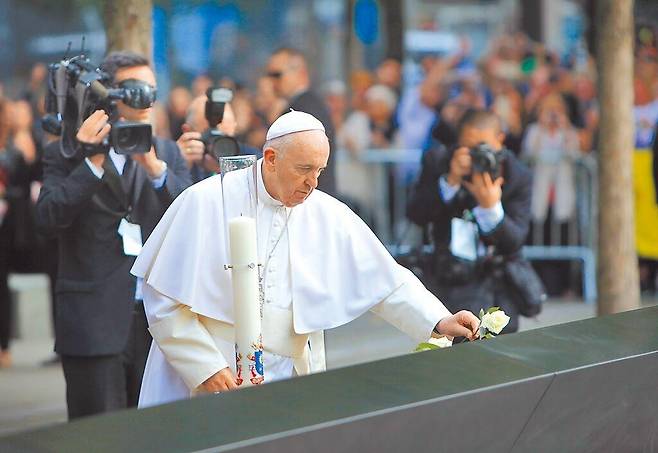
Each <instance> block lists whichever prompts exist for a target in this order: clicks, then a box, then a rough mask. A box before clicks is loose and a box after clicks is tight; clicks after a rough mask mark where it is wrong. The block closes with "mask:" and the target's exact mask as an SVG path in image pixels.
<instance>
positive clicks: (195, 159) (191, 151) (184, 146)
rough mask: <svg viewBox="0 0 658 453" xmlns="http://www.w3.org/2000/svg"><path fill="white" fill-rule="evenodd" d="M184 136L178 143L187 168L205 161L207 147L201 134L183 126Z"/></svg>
mask: <svg viewBox="0 0 658 453" xmlns="http://www.w3.org/2000/svg"><path fill="white" fill-rule="evenodd" d="M182 130H183V135H181V136H180V138H179V139H178V140H177V141H176V144H177V145H178V148H180V152H181V155H182V156H183V159H185V163H186V164H187V167H188V168H190V167H192V165H193V164H197V163H199V162H201V161H202V160H203V153H204V152H205V150H206V145H205V144H204V143H203V142H202V141H201V133H200V132H194V131H193V130H192V128H191V127H190V126H189V125H188V124H183V126H182Z"/></svg>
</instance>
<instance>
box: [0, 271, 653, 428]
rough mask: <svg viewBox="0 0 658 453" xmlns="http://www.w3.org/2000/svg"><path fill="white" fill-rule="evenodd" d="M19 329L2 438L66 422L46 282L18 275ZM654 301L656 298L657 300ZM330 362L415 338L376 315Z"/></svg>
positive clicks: (355, 325) (339, 363) (336, 332)
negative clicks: (49, 361) (46, 362)
mask: <svg viewBox="0 0 658 453" xmlns="http://www.w3.org/2000/svg"><path fill="white" fill-rule="evenodd" d="M10 284H11V286H12V288H14V289H15V290H16V291H17V292H18V294H19V297H18V303H17V315H18V316H17V318H18V322H17V327H18V329H17V330H18V331H19V334H20V337H19V338H17V339H16V340H15V341H14V342H13V343H12V355H13V357H14V366H13V367H11V368H8V369H0V436H1V435H4V434H8V433H13V432H18V431H23V430H28V429H33V428H37V427H42V426H46V425H51V424H54V423H60V422H65V421H66V403H65V385H64V377H63V375H62V370H61V366H60V365H52V366H47V367H44V366H42V365H41V362H42V361H44V360H46V359H48V358H50V357H52V346H53V340H52V331H51V328H50V314H49V313H50V312H49V305H48V294H47V284H46V280H45V278H44V277H42V276H15V277H12V279H11V281H10ZM652 302H653V303H655V301H652ZM595 311H596V310H595V306H594V305H587V304H585V303H583V302H582V301H577V300H576V301H563V300H550V301H548V302H547V303H546V305H545V307H544V310H543V312H542V313H541V314H540V315H539V316H538V317H537V318H536V319H525V318H523V319H522V320H521V330H528V329H535V328H539V327H545V326H549V325H553V324H559V323H563V322H568V321H575V320H579V319H585V318H589V317H592V316H594V315H595ZM326 346H327V364H328V367H329V368H337V367H343V366H348V365H353V364H357V363H362V362H368V361H372V360H378V359H383V358H387V357H393V356H397V355H402V354H407V353H409V352H410V351H412V350H413V348H414V347H415V344H414V342H413V341H412V340H411V339H409V338H408V337H406V336H405V335H404V334H402V333H401V332H399V331H397V330H396V329H395V328H393V327H392V326H390V325H389V324H387V323H385V322H384V321H383V320H381V319H380V318H378V317H376V316H375V315H372V314H366V315H364V316H362V317H361V318H359V319H357V320H355V321H354V322H352V323H350V324H348V325H345V326H342V327H339V328H337V329H333V330H332V331H329V332H327V334H326Z"/></svg>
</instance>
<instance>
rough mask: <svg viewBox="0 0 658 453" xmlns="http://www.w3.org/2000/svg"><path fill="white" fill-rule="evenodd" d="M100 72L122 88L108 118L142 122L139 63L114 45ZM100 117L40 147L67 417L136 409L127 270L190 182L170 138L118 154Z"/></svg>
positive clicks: (145, 105) (141, 330) (42, 212)
mask: <svg viewBox="0 0 658 453" xmlns="http://www.w3.org/2000/svg"><path fill="white" fill-rule="evenodd" d="M100 69H101V70H102V71H104V72H105V73H107V74H109V76H110V78H111V84H112V88H117V89H125V90H128V91H126V93H128V95H129V96H130V97H127V98H124V100H125V101H126V102H129V103H131V104H132V105H133V107H130V106H128V105H126V104H125V103H124V101H118V102H117V103H116V113H117V116H118V117H119V118H121V119H125V120H127V121H131V122H133V123H132V124H133V125H135V124H136V125H137V126H138V127H139V125H140V123H144V124H146V123H149V122H150V119H151V111H152V106H153V102H154V101H155V76H154V74H153V71H152V69H151V67H150V66H149V63H148V61H147V60H146V59H145V58H143V57H141V56H139V55H136V54H133V53H130V52H115V53H112V54H110V55H108V56H107V57H106V58H105V60H104V61H103V63H102V65H101V67H100ZM74 75H75V74H74ZM92 75H93V72H92ZM67 95H68V96H74V94H71V93H70V92H68V94H67ZM93 108H97V107H93V106H92V109H93ZM109 120H110V118H109V117H108V114H107V113H106V112H105V111H103V110H96V111H95V112H94V113H93V114H91V115H90V116H89V117H88V118H86V119H85V120H84V122H83V123H82V124H81V126H80V127H79V130H78V131H77V133H76V135H75V137H74V138H71V137H68V138H67V139H66V140H65V138H66V137H65V136H64V135H62V139H61V140H60V141H57V142H54V143H53V144H51V145H50V146H48V147H47V149H46V151H45V155H44V182H43V188H42V190H41V194H40V197H39V201H38V203H37V216H38V222H39V224H40V226H41V228H42V229H43V230H44V231H46V232H49V233H51V234H53V235H56V236H57V237H58V240H59V241H58V242H59V268H58V277H57V284H56V294H57V300H56V303H57V305H56V329H55V336H56V338H55V350H56V352H58V353H59V354H61V356H62V366H63V370H64V377H65V379H66V400H67V406H68V415H69V418H70V419H73V418H77V417H81V416H85V415H91V414H95V413H100V412H106V411H110V410H114V409H121V408H125V407H131V406H136V404H137V399H138V397H139V389H140V385H141V380H142V374H143V370H144V365H145V362H146V357H147V354H148V349H149V347H150V336H149V333H148V331H147V324H146V317H145V314H144V306H143V304H142V302H141V294H140V293H141V282H137V281H136V280H135V278H134V277H133V276H132V275H130V272H129V271H130V268H131V266H132V264H133V262H134V259H135V256H136V255H137V254H138V253H139V250H140V249H141V245H142V243H143V241H145V240H146V239H147V238H148V236H149V234H150V233H151V231H152V230H153V228H154V227H155V225H156V224H157V222H158V221H159V220H160V218H161V216H162V215H163V213H164V212H165V210H166V209H167V207H168V206H169V205H170V203H171V202H172V201H173V200H174V198H175V197H176V196H177V195H178V194H180V193H181V192H182V191H183V190H184V189H185V188H186V187H187V186H188V185H189V184H190V180H189V172H188V169H187V167H186V166H185V162H184V160H183V158H182V157H181V155H180V151H179V149H178V147H177V146H176V143H174V142H173V141H171V140H163V139H159V138H157V137H153V139H152V141H151V143H152V145H151V146H150V149H149V148H148V146H149V145H148V140H147V142H146V147H145V148H144V149H148V151H147V152H143V153H137V154H119V153H117V149H120V148H117V147H118V146H121V147H125V146H126V145H128V146H130V143H127V142H129V141H130V140H131V137H133V135H127V136H123V138H122V139H120V140H118V141H117V140H116V139H115V141H114V142H112V141H110V144H108V143H107V138H108V135H109V134H110V132H111V131H112V130H113V129H115V128H116V129H117V130H119V124H117V123H116V122H114V121H111V122H108V121H109ZM72 129H75V127H73V128H72ZM62 130H63V131H65V129H62ZM69 130H71V129H69ZM135 130H138V129H128V130H127V132H128V133H132V132H134V131H135ZM142 130H143V129H142ZM146 131H147V132H148V128H147V129H146ZM146 138H147V139H148V138H149V137H148V136H147V137H146ZM140 140H141V138H140ZM60 142H61V143H60ZM67 143H69V144H68V145H67ZM70 147H75V148H76V149H68V148H70ZM121 149H123V148H121ZM65 155H66V156H72V157H70V158H67V157H64V156H65Z"/></svg>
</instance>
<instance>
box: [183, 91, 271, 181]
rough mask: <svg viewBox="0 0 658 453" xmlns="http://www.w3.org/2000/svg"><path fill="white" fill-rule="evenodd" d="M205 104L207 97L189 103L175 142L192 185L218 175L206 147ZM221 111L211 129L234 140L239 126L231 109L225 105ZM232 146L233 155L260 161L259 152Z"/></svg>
mask: <svg viewBox="0 0 658 453" xmlns="http://www.w3.org/2000/svg"><path fill="white" fill-rule="evenodd" d="M207 102H208V96H206V95H203V96H198V97H196V98H195V99H194V100H193V101H192V102H191V103H190V106H189V108H188V111H187V118H186V119H185V123H184V124H183V126H182V129H183V135H181V136H180V138H179V139H178V141H177V143H178V147H179V148H180V149H181V152H182V154H183V158H184V159H185V162H186V163H187V166H188V168H189V169H190V174H191V176H192V182H194V183H196V182H199V181H201V180H203V179H205V178H207V177H208V176H211V175H213V174H215V173H218V172H219V164H218V161H217V157H216V156H213V155H212V153H211V152H210V150H209V148H210V144H209V143H205V142H207V141H208V137H209V130H210V128H211V126H210V123H209V121H208V119H207V118H206V113H205V112H206V103H207ZM221 108H222V109H223V114H222V115H221V120H220V121H219V122H218V123H217V124H216V125H215V126H214V129H215V131H216V132H217V134H218V136H221V137H230V138H234V137H235V131H236V129H237V126H238V124H237V121H236V119H235V114H234V113H233V108H232V107H231V104H230V103H228V102H226V103H225V104H224V105H223V106H221ZM235 144H236V145H237V147H238V148H237V149H236V150H235V151H234V152H236V151H237V152H238V154H254V155H256V156H257V158H259V159H260V157H262V151H261V150H259V149H256V148H252V147H250V146H247V145H245V144H244V143H239V142H235Z"/></svg>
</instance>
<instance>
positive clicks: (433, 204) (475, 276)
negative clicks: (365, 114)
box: [407, 110, 531, 332]
mask: <svg viewBox="0 0 658 453" xmlns="http://www.w3.org/2000/svg"><path fill="white" fill-rule="evenodd" d="M503 140H504V134H503V133H502V132H501V127H500V121H499V119H498V118H497V117H496V115H495V114H493V113H491V112H487V111H484V110H472V111H468V112H467V113H465V114H464V116H463V118H462V120H461V123H460V127H459V140H458V145H457V147H456V149H452V150H447V151H446V150H430V151H428V152H427V153H426V154H425V155H424V156H423V161H422V171H421V175H420V179H419V181H418V183H417V186H416V188H415V191H414V194H413V195H412V198H411V200H410V204H409V206H408V208H407V215H408V217H409V218H410V219H411V220H412V221H413V222H414V223H416V224H418V225H421V226H425V225H428V224H431V225H432V227H433V230H432V232H433V240H434V245H435V257H434V269H433V271H432V273H433V277H434V278H433V279H432V280H433V282H432V283H434V285H435V288H434V290H435V292H436V295H437V296H438V297H439V298H440V299H441V301H442V302H443V303H444V304H445V305H446V306H447V307H448V308H449V309H450V310H451V311H453V312H454V311H456V310H470V311H472V312H473V313H478V312H479V310H480V309H481V308H483V309H485V310H486V309H487V308H489V307H492V306H497V307H500V308H501V309H502V310H504V311H505V312H506V313H507V314H508V315H509V316H510V317H511V320H510V323H509V324H508V325H507V327H506V328H505V329H504V331H503V332H515V331H516V330H518V315H519V307H520V305H521V304H519V300H518V299H517V298H516V294H517V290H518V288H515V284H514V282H512V281H511V280H510V276H509V275H508V273H509V272H508V271H509V269H508V268H507V263H512V262H519V261H520V260H521V258H520V256H519V255H520V250H521V246H522V245H523V243H524V242H525V238H526V235H527V233H528V228H529V222H530V190H531V173H530V170H528V168H527V167H526V166H525V165H523V164H522V163H521V162H520V161H519V160H518V159H517V158H516V157H515V156H514V155H513V154H512V153H511V152H508V151H505V150H503V147H502V143H503ZM481 144H484V146H479V145H481ZM477 148H480V149H485V151H484V152H483V153H484V155H486V154H487V151H486V149H488V150H489V151H488V152H489V153H490V155H489V157H491V158H492V161H493V160H494V157H495V161H496V163H497V168H499V171H500V174H493V175H492V174H491V173H489V172H483V171H482V170H481V168H482V165H480V163H481V159H482V155H483V154H482V153H481V154H480V156H479V157H478V155H476V154H474V150H475V149H477ZM492 152H493V153H492ZM485 157H486V156H485ZM485 160H486V159H485ZM494 173H496V172H494ZM527 268H528V267H524V269H527Z"/></svg>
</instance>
